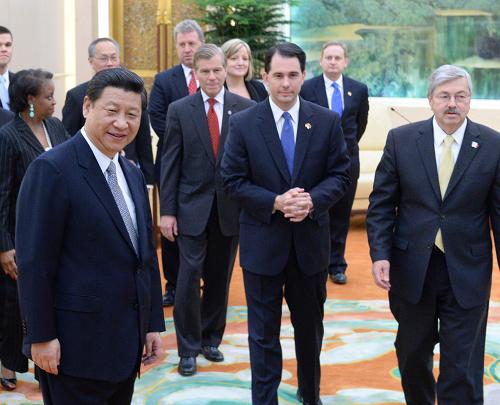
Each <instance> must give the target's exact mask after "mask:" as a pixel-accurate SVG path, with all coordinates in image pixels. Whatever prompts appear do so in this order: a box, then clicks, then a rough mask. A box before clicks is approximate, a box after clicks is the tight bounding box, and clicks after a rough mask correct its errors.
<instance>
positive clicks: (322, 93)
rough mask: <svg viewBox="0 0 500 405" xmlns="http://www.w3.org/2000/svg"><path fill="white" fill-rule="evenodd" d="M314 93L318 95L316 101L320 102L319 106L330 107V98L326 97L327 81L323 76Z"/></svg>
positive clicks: (318, 79)
mask: <svg viewBox="0 0 500 405" xmlns="http://www.w3.org/2000/svg"><path fill="white" fill-rule="evenodd" d="M314 93H316V100H318V104H319V105H321V106H323V107H325V108H329V107H328V98H327V97H326V88H325V79H324V78H323V75H321V76H318V78H317V82H316V86H314Z"/></svg>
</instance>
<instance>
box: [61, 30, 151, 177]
mask: <svg viewBox="0 0 500 405" xmlns="http://www.w3.org/2000/svg"><path fill="white" fill-rule="evenodd" d="M88 51H89V59H88V60H89V64H90V66H91V67H92V70H94V73H97V72H100V71H101V70H104V69H111V68H117V67H120V45H118V42H116V41H115V40H114V39H113V38H97V39H95V40H94V41H92V42H91V43H90V45H89V50H88ZM88 85H89V82H88V81H87V82H85V83H82V84H80V85H78V86H76V87H74V88H72V89H71V90H69V91H68V92H67V93H66V101H65V102H64V107H63V110H62V115H63V117H62V122H63V124H64V126H65V127H66V130H67V131H68V132H69V134H70V135H75V134H76V133H77V132H78V131H79V130H80V129H81V128H82V127H83V124H85V118H84V117H83V114H82V107H83V99H84V97H85V93H86V92H87V87H88ZM143 98H144V102H145V99H146V95H145V94H144V96H143ZM143 110H144V111H143V114H142V115H141V125H140V127H139V132H138V133H137V137H136V138H135V140H134V141H132V142H131V143H130V144H129V145H127V146H126V147H125V149H124V151H123V152H124V153H125V156H126V157H127V159H129V160H131V161H132V162H133V163H135V164H136V165H137V166H138V167H139V168H140V169H141V171H142V173H143V174H144V177H145V179H146V183H147V184H151V185H152V184H153V183H154V165H153V150H152V146H151V130H150V128H149V116H148V113H147V111H146V109H145V108H144V109H143Z"/></svg>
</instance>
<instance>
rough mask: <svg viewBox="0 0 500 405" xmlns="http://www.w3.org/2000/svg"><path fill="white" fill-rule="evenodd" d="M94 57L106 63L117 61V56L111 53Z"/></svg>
mask: <svg viewBox="0 0 500 405" xmlns="http://www.w3.org/2000/svg"><path fill="white" fill-rule="evenodd" d="M94 59H97V60H98V61H99V62H102V63H108V62H113V63H115V62H118V60H119V58H118V56H116V55H111V56H99V57H97V56H94Z"/></svg>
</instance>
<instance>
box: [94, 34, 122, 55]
mask: <svg viewBox="0 0 500 405" xmlns="http://www.w3.org/2000/svg"><path fill="white" fill-rule="evenodd" d="M101 42H111V43H112V44H113V45H114V46H115V48H116V51H117V52H118V55H119V54H120V45H119V44H118V42H116V41H115V40H114V39H113V38H107V37H102V38H97V39H94V40H93V41H92V42H91V43H90V45H89V58H93V57H94V56H95V48H96V47H97V44H99V43H101Z"/></svg>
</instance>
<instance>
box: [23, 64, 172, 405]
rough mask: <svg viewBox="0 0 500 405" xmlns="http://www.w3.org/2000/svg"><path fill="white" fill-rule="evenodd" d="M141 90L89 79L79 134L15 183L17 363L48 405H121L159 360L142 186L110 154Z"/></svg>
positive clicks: (122, 78) (129, 77)
mask: <svg viewBox="0 0 500 405" xmlns="http://www.w3.org/2000/svg"><path fill="white" fill-rule="evenodd" d="M143 91H144V83H143V81H142V79H141V78H140V77H139V76H137V75H136V74H135V73H132V72H130V71H127V70H125V69H122V68H117V69H105V70H103V71H101V72H98V73H97V74H96V75H95V76H94V77H93V78H92V80H90V82H89V85H88V88H87V95H86V96H85V100H84V103H83V111H84V115H85V118H86V122H85V125H84V127H83V128H82V129H81V131H79V132H78V133H77V134H76V135H75V136H74V137H73V138H71V139H70V140H68V141H67V142H65V143H64V144H62V145H60V146H59V147H57V148H53V149H52V150H50V151H48V152H46V153H44V154H43V155H42V156H40V158H38V159H36V160H35V161H34V162H33V163H31V165H30V167H29V168H28V171H27V173H26V176H25V177H24V180H23V183H22V185H21V190H20V192H19V198H18V205H17V214H18V216H17V224H16V256H17V265H18V283H19V296H20V306H21V314H22V318H23V333H24V353H25V354H26V355H27V356H29V357H30V358H32V359H33V361H34V363H35V364H36V365H37V366H38V367H39V368H40V373H39V377H40V385H41V388H42V393H43V399H44V403H45V404H47V405H67V404H73V405H87V404H108V405H123V404H130V402H131V399H132V394H133V391H134V381H135V378H136V376H137V373H138V371H139V367H140V363H141V359H142V362H143V363H145V364H149V363H150V362H152V361H154V360H155V359H156V358H158V356H160V355H161V338H160V333H159V332H161V331H163V330H165V325H164V319H163V310H162V306H161V283H160V274H159V270H158V262H157V259H156V249H155V246H154V240H153V237H152V221H151V211H150V208H149V202H148V196H147V191H146V183H145V181H144V178H143V176H142V174H141V172H140V171H139V169H138V168H137V167H136V166H135V165H133V164H132V163H131V162H130V161H128V159H125V158H124V157H122V156H121V155H120V152H121V151H122V150H123V148H124V147H125V145H126V144H127V143H129V142H131V141H132V140H133V139H134V137H135V136H136V134H137V130H138V128H139V124H140V120H141V110H142V108H143V100H142V94H143ZM33 207H36V210H35V209H33Z"/></svg>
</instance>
